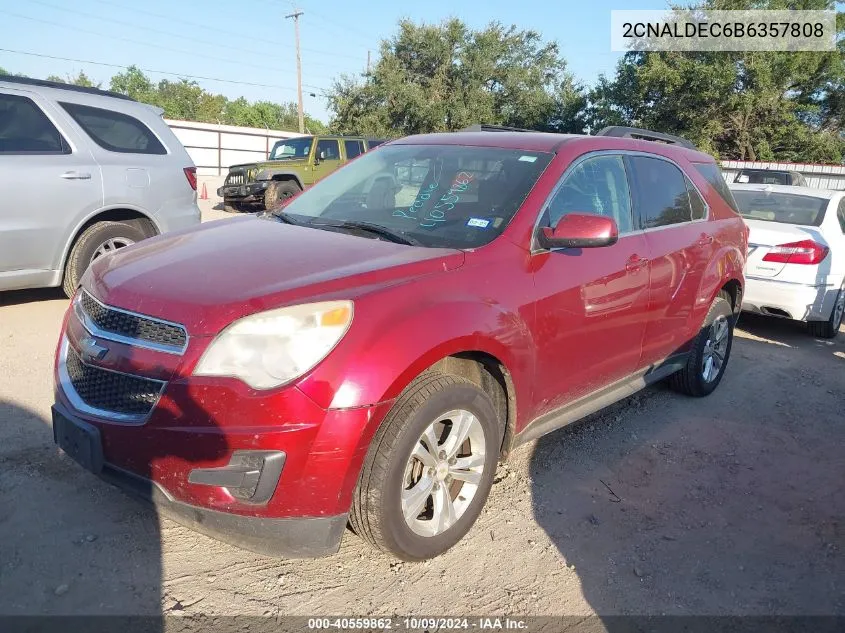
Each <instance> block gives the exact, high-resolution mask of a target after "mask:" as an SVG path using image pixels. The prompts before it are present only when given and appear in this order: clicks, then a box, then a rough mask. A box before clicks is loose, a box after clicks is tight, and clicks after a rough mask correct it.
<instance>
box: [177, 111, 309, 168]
mask: <svg viewBox="0 0 845 633" xmlns="http://www.w3.org/2000/svg"><path fill="white" fill-rule="evenodd" d="M165 122H166V123H167V125H169V126H170V129H171V130H173V133H174V134H175V135H176V137H177V138H178V139H179V140H180V141H181V143H182V145H184V146H185V149H186V150H187V151H188V154H189V155H190V156H191V159H192V160H193V161H194V164H195V165H196V166H197V174H198V175H200V176H219V175H222V174H226V173H227V172H228V171H229V166H230V165H237V164H238V163H251V162H254V161H258V160H263V159H265V158H267V155H268V154H269V153H270V148H272V147H273V144H274V143H275V142H276V141H279V140H283V139H286V138H292V137H294V136H303V135H302V134H299V133H298V132H287V131H284V130H262V129H261V128H252V127H237V126H234V125H216V124H214V123H197V122H195V121H174V120H171V119H165Z"/></svg>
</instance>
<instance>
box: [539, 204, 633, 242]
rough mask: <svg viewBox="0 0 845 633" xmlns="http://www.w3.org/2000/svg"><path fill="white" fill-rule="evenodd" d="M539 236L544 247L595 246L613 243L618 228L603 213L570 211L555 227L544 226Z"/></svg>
mask: <svg viewBox="0 0 845 633" xmlns="http://www.w3.org/2000/svg"><path fill="white" fill-rule="evenodd" d="M539 238H540V244H541V245H542V246H543V247H545V248H597V247H600V246H610V245H612V244H615V243H616V241H617V240H618V239H619V228H618V227H617V226H616V222H615V221H614V219H613V218H608V217H607V216H604V215H593V214H590V213H570V214H569V215H565V216H563V217H562V218H561V219H560V220H559V221H558V223H557V225H556V226H555V227H544V228H543V230H542V231H541V233H540V236H539Z"/></svg>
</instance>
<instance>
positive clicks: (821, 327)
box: [807, 285, 845, 338]
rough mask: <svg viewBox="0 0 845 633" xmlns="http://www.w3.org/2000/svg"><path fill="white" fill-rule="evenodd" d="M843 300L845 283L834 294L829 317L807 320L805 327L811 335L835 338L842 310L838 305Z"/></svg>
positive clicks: (840, 322)
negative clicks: (819, 319) (834, 299)
mask: <svg viewBox="0 0 845 633" xmlns="http://www.w3.org/2000/svg"><path fill="white" fill-rule="evenodd" d="M842 301H845V285H843V286H842V288H840V289H839V294H838V295H836V301H835V302H834V304H833V310H831V311H830V318H829V319H828V320H827V321H808V322H807V329H808V330H809V331H810V334H811V335H812V336H815V337H816V338H835V337H836V335H837V334H838V333H839V326H841V325H842V317H843V312H842V309H841V308H840V309H839V310H837V307H838V306H841V305H842V304H841V302H842Z"/></svg>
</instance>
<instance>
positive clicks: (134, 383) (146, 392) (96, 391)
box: [64, 344, 164, 418]
mask: <svg viewBox="0 0 845 633" xmlns="http://www.w3.org/2000/svg"><path fill="white" fill-rule="evenodd" d="M66 345H67V344H66ZM64 360H65V363H64V364H65V371H66V372H67V377H68V380H69V381H70V385H71V386H72V387H73V390H74V391H75V392H76V396H78V397H79V399H80V400H82V402H83V403H85V405H87V406H88V407H90V408H92V409H94V410H97V411H98V412H102V413H105V414H107V415H108V414H110V413H117V414H120V415H123V416H128V417H137V418H143V417H145V416H147V415H148V414H149V413H150V411H152V409H153V407H154V406H155V405H156V403H157V402H158V399H159V396H160V395H161V391H162V388H163V387H164V383H163V382H162V381H160V380H152V379H150V378H141V377H139V376H130V375H129V374H123V373H119V372H116V371H111V370H108V369H103V368H101V367H94V366H92V365H86V364H85V363H84V362H82V359H81V358H80V357H79V355H78V354H77V353H76V351H75V350H74V349H73V348H72V347H71V346H70V345H67V347H66V352H65V359H64Z"/></svg>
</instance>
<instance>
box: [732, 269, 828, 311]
mask: <svg viewBox="0 0 845 633" xmlns="http://www.w3.org/2000/svg"><path fill="white" fill-rule="evenodd" d="M838 294H839V286H838V285H836V284H833V283H827V284H822V285H805V284H798V283H791V282H784V281H777V280H775V279H765V278H760V277H746V286H745V291H744V293H743V297H742V309H743V310H744V311H747V312H757V313H762V314H767V315H769V316H781V317H787V318H790V319H795V320H797V321H826V320H827V319H829V318H830V314H831V312H832V310H833V305H834V303H835V302H836V297H837V295H838Z"/></svg>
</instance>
